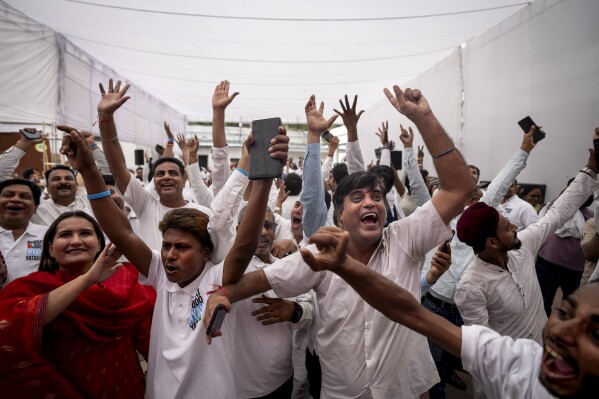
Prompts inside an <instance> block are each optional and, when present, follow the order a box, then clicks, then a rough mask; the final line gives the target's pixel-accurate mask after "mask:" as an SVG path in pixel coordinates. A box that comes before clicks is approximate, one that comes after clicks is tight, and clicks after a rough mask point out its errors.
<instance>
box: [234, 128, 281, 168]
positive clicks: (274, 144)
mask: <svg viewBox="0 0 599 399" xmlns="http://www.w3.org/2000/svg"><path fill="white" fill-rule="evenodd" d="M250 136H251V135H250ZM248 139H249V137H248ZM253 140H254V136H251V141H250V142H248V141H247V140H246V143H245V144H244V146H245V147H247V146H248V145H251V143H252V142H253ZM270 143H271V146H270V147H268V152H269V153H270V157H271V158H276V159H278V160H280V161H281V163H282V164H283V165H285V164H286V163H287V153H288V151H289V137H287V130H285V128H284V127H283V126H279V134H278V135H277V136H275V137H274V138H273V139H272V140H271V141H270Z"/></svg>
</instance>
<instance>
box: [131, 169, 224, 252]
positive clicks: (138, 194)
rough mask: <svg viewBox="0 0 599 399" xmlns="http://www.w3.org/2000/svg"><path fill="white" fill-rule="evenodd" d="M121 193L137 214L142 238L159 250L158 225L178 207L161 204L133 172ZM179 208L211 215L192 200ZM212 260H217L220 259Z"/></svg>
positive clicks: (160, 236)
mask: <svg viewBox="0 0 599 399" xmlns="http://www.w3.org/2000/svg"><path fill="white" fill-rule="evenodd" d="M122 195H123V197H124V198H125V201H127V204H128V205H129V206H131V209H132V210H133V212H135V214H136V215H137V218H138V220H139V227H140V229H141V235H140V236H141V238H142V240H144V242H145V243H146V245H147V246H148V247H150V249H153V250H160V248H161V247H162V233H161V232H160V230H159V229H158V225H159V224H160V222H161V221H162V219H163V218H164V215H166V214H167V212H169V211H171V210H173V209H178V208H169V207H167V206H164V205H162V204H161V203H160V200H159V199H158V196H157V195H153V194H151V193H150V192H148V191H147V190H146V189H145V188H144V187H143V186H142V184H141V182H140V181H139V180H137V179H136V178H135V176H133V174H131V179H130V180H129V185H128V186H127V190H126V191H125V193H123V194H122ZM181 208H192V209H197V210H199V211H202V212H204V213H205V214H207V215H208V217H212V215H213V213H212V211H211V210H210V209H208V208H206V207H205V206H201V205H198V204H195V203H193V202H187V204H185V205H184V206H182V207H181ZM212 244H213V245H215V246H216V242H215V240H214V239H213V240H212ZM213 260H214V261H215V262H219V261H221V260H222V259H213Z"/></svg>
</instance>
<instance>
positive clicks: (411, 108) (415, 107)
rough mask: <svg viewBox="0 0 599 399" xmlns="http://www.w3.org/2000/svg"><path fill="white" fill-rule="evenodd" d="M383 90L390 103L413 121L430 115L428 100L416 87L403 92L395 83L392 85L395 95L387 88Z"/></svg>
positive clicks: (415, 121)
mask: <svg viewBox="0 0 599 399" xmlns="http://www.w3.org/2000/svg"><path fill="white" fill-rule="evenodd" d="M383 91H384V92H385V95H386V96H387V99H388V100H389V102H390V103H391V105H393V107H395V109H397V110H398V111H399V112H400V113H402V114H403V115H405V116H406V117H408V118H409V119H410V120H411V121H412V122H414V123H417V122H419V121H420V120H422V119H424V118H426V117H427V116H430V115H432V111H431V107H430V106H429V104H428V101H426V98H424V96H423V95H422V93H421V92H420V90H418V89H415V90H412V89H406V90H405V92H404V91H402V90H401V89H400V88H399V86H397V85H395V86H393V91H394V92H395V95H393V94H392V93H391V91H389V89H387V88H385V89H384V90H383Z"/></svg>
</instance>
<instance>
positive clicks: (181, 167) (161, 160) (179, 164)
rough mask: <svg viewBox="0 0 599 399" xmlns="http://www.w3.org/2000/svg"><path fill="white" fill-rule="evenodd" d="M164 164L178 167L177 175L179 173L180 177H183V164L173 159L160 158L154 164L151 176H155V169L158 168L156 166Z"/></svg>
mask: <svg viewBox="0 0 599 399" xmlns="http://www.w3.org/2000/svg"><path fill="white" fill-rule="evenodd" d="M165 162H172V163H174V164H177V166H178V167H179V173H181V176H183V177H185V165H183V162H181V161H180V160H178V159H177V158H175V157H162V158H160V159H158V161H156V162H154V173H153V174H152V176H155V175H156V168H158V165H161V164H163V163H165Z"/></svg>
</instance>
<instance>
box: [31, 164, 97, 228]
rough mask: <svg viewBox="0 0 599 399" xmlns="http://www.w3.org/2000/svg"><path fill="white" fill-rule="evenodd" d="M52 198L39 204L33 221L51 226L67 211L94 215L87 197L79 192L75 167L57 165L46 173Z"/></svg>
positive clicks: (47, 184)
mask: <svg viewBox="0 0 599 399" xmlns="http://www.w3.org/2000/svg"><path fill="white" fill-rule="evenodd" d="M45 176H46V187H47V189H48V193H50V198H49V199H47V200H44V201H42V203H41V204H40V206H38V208H37V211H36V212H35V215H33V219H32V220H33V222H34V223H37V224H41V225H44V226H49V225H51V224H52V223H54V221H55V220H56V218H57V217H59V216H60V215H62V214H63V213H65V212H74V211H83V212H85V213H87V214H88V215H90V216H92V217H93V216H94V213H93V212H92V210H91V207H90V205H89V201H88V199H87V197H86V196H85V195H83V194H78V193H77V181H76V179H75V172H73V169H71V168H69V167H68V166H65V165H56V166H54V167H53V168H52V169H49V170H47V171H46V173H45Z"/></svg>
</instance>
